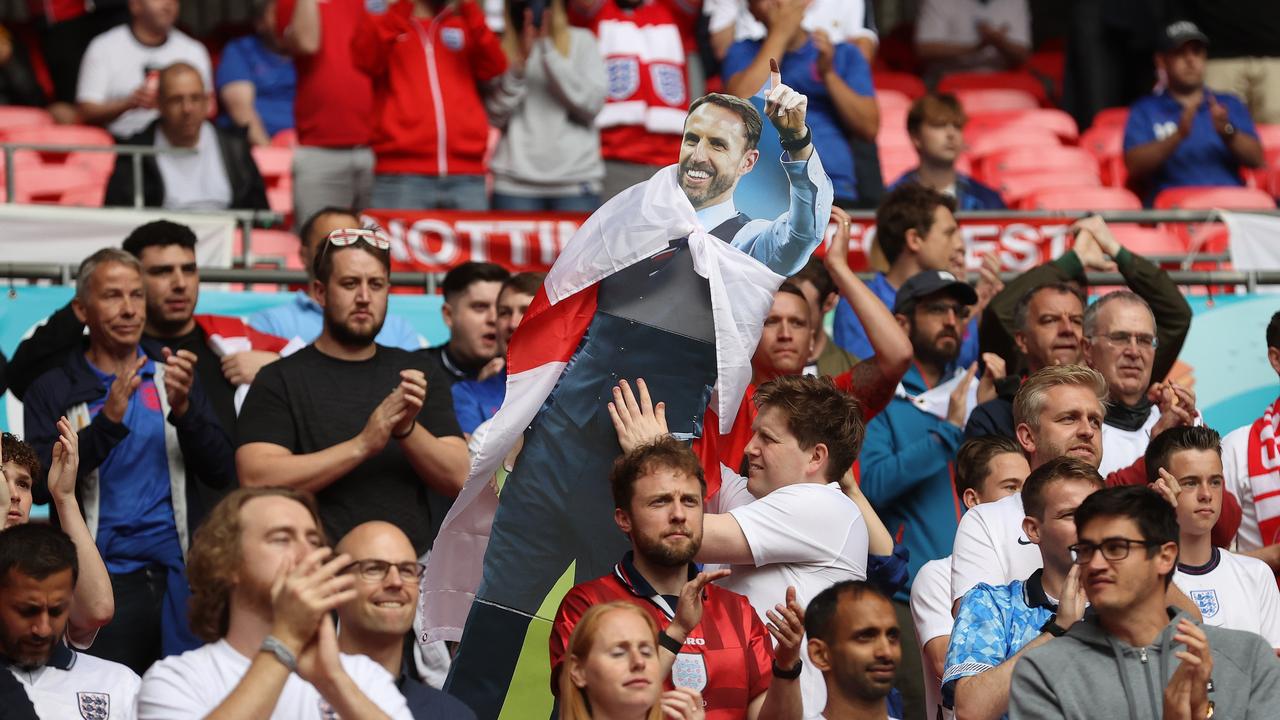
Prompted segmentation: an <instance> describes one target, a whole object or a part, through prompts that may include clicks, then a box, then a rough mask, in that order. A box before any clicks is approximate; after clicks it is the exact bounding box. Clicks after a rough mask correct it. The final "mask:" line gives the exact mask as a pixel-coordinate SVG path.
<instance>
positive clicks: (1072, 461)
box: [1022, 455, 1106, 520]
mask: <svg viewBox="0 0 1280 720" xmlns="http://www.w3.org/2000/svg"><path fill="white" fill-rule="evenodd" d="M1063 480H1083V481H1085V482H1087V483H1091V484H1092V485H1093V486H1094V487H1095V488H1098V489H1102V488H1103V487H1105V486H1106V482H1104V481H1103V479H1102V476H1101V475H1099V474H1098V469H1097V468H1095V467H1094V466H1092V465H1090V464H1089V463H1087V462H1085V461H1083V460H1078V459H1076V458H1073V457H1071V456H1070V455H1060V456H1058V457H1056V458H1054V459H1052V460H1050V461H1049V462H1047V463H1045V464H1043V465H1041V466H1040V467H1038V468H1036V469H1035V470H1032V471H1031V474H1030V475H1028V476H1027V481H1026V482H1025V483H1023V484H1022V511H1023V512H1024V513H1026V514H1027V515H1029V516H1031V517H1033V518H1035V519H1037V520H1044V496H1045V492H1046V491H1047V490H1048V489H1049V486H1050V485H1052V484H1053V483H1055V482H1061V481H1063Z"/></svg>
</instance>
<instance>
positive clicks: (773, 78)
mask: <svg viewBox="0 0 1280 720" xmlns="http://www.w3.org/2000/svg"><path fill="white" fill-rule="evenodd" d="M808 108H809V98H807V97H805V96H804V95H801V94H800V93H798V92H796V91H795V90H792V89H791V88H789V87H787V86H786V85H783V84H782V73H781V72H780V71H779V70H778V61H777V60H774V59H772V58H771V59H770V60H769V89H768V91H767V92H766V93H765V97H764V114H765V115H767V116H768V117H769V122H771V123H773V127H774V128H775V129H777V131H778V137H779V138H781V139H782V141H783V142H784V143H785V142H790V141H794V140H799V139H800V138H801V137H803V136H804V134H805V133H806V132H807V130H806V128H805V124H804V119H805V112H806V111H807V110H808ZM806 157H807V155H806ZM795 159H797V160H799V159H801V158H795Z"/></svg>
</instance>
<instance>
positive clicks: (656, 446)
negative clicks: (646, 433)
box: [609, 435, 707, 510]
mask: <svg viewBox="0 0 1280 720" xmlns="http://www.w3.org/2000/svg"><path fill="white" fill-rule="evenodd" d="M656 470H670V471H672V472H676V473H683V474H685V475H688V476H689V477H694V478H697V479H698V487H700V488H702V495H703V497H706V495H707V478H706V476H705V475H704V474H703V472H702V463H701V462H700V461H699V460H698V456H697V455H694V454H693V451H692V450H690V449H689V448H688V446H686V445H685V444H684V443H682V442H680V441H679V440H676V439H675V438H673V437H671V436H670V435H668V436H665V437H663V438H660V439H658V440H655V441H653V442H651V443H649V444H647V445H641V446H640V447H638V448H636V449H634V450H632V451H631V452H629V453H627V454H626V455H623V456H622V457H620V458H618V459H617V460H615V461H614V463H613V469H612V470H611V471H609V487H610V489H612V490H613V506H614V507H616V508H621V509H623V510H630V509H631V499H632V498H633V497H634V496H635V491H636V481H637V480H639V479H640V478H642V477H644V476H645V475H648V474H649V473H652V472H654V471H656Z"/></svg>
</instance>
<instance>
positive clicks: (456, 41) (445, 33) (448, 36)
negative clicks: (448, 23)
mask: <svg viewBox="0 0 1280 720" xmlns="http://www.w3.org/2000/svg"><path fill="white" fill-rule="evenodd" d="M466 40H467V37H466V35H463V34H462V28H455V27H447V28H441V29H440V42H443V43H444V46H445V47H447V48H449V49H450V50H453V51H455V52H456V51H458V50H461V49H462V46H463V45H464V44H465V43H466Z"/></svg>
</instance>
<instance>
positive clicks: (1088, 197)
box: [1021, 187, 1142, 210]
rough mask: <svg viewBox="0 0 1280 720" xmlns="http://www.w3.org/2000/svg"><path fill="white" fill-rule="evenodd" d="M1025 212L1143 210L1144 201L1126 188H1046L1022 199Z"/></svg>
mask: <svg viewBox="0 0 1280 720" xmlns="http://www.w3.org/2000/svg"><path fill="white" fill-rule="evenodd" d="M1021 207H1022V209H1024V210H1141V209H1142V201H1141V200H1139V199H1138V196H1137V195H1134V194H1133V193H1131V192H1129V191H1128V190H1125V189H1124V188H1113V187H1069V188H1045V189H1043V190H1037V191H1035V192H1033V193H1030V194H1028V195H1027V196H1026V197H1024V198H1023V199H1022V205H1021Z"/></svg>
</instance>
